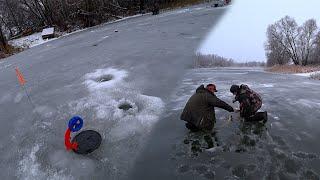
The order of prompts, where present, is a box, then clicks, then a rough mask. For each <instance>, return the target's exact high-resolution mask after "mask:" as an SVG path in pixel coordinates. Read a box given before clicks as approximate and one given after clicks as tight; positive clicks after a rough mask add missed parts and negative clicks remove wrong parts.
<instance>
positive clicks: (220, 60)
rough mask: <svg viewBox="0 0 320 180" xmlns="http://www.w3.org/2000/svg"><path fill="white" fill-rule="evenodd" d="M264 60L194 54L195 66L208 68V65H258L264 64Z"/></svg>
mask: <svg viewBox="0 0 320 180" xmlns="http://www.w3.org/2000/svg"><path fill="white" fill-rule="evenodd" d="M265 65H266V64H265V62H257V61H250V62H244V63H240V62H235V61H234V60H233V59H228V58H225V57H222V56H218V55H216V54H208V55H204V54H200V53H198V54H196V56H195V60H194V67H195V68H208V67H258V66H265Z"/></svg>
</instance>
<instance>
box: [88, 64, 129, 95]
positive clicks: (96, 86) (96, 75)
mask: <svg viewBox="0 0 320 180" xmlns="http://www.w3.org/2000/svg"><path fill="white" fill-rule="evenodd" d="M127 74H128V73H127V72H126V71H123V70H117V69H114V68H108V69H97V70H96V71H95V72H93V73H88V74H86V75H85V79H86V81H85V82H84V83H85V84H86V86H87V87H88V89H89V90H90V91H96V90H101V89H108V88H114V87H115V86H118V87H119V83H120V82H122V81H123V79H124V78H125V77H126V76H127ZM105 78H109V80H108V79H105ZM103 79H105V80H107V81H103ZM102 81H103V82H102Z"/></svg>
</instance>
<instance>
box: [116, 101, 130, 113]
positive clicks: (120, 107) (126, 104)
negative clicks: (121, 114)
mask: <svg viewBox="0 0 320 180" xmlns="http://www.w3.org/2000/svg"><path fill="white" fill-rule="evenodd" d="M118 108H119V109H122V110H124V111H128V110H129V109H131V108H133V107H132V105H131V104H129V103H122V104H120V105H119V106H118Z"/></svg>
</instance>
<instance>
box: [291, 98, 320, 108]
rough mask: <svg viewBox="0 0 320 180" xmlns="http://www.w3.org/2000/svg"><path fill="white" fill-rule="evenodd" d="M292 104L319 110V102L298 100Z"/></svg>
mask: <svg viewBox="0 0 320 180" xmlns="http://www.w3.org/2000/svg"><path fill="white" fill-rule="evenodd" d="M293 103H294V104H300V105H303V106H305V107H308V108H314V107H317V108H320V102H318V101H317V102H315V101H311V100H308V99H299V100H297V101H295V102H293Z"/></svg>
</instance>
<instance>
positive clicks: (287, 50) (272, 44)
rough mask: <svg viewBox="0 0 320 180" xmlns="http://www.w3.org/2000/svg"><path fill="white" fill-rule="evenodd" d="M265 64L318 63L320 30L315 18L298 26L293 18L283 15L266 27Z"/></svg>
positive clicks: (319, 59)
mask: <svg viewBox="0 0 320 180" xmlns="http://www.w3.org/2000/svg"><path fill="white" fill-rule="evenodd" d="M265 51H266V57H267V65H268V66H273V65H285V64H288V63H293V64H295V65H302V66H306V65H312V64H320V31H319V29H318V26H317V22H316V20H315V19H309V20H307V21H306V22H305V23H303V24H302V25H301V26H299V25H298V24H297V23H296V21H295V19H294V18H292V17H289V16H285V17H284V18H282V19H280V20H279V21H277V22H275V23H274V24H271V25H269V27H268V29H267V42H266V43H265Z"/></svg>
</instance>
